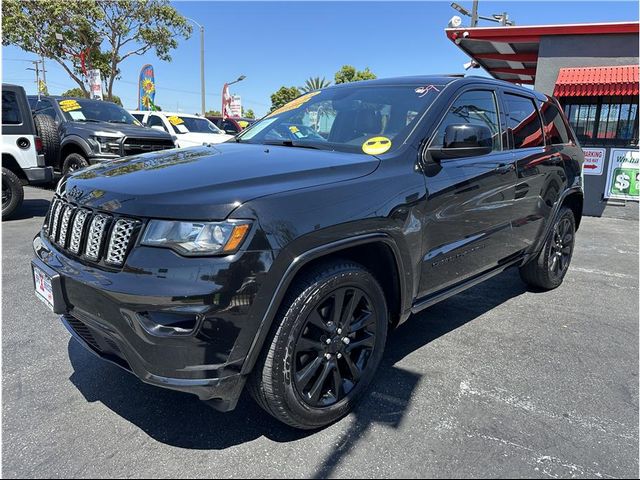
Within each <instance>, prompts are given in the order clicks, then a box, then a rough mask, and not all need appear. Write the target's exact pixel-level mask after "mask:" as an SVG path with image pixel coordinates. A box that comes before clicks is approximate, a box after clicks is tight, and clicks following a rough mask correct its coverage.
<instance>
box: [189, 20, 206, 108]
mask: <svg viewBox="0 0 640 480" xmlns="http://www.w3.org/2000/svg"><path fill="white" fill-rule="evenodd" d="M186 18H187V20H189V21H190V22H193V23H195V24H196V25H197V26H198V27H199V28H200V93H201V97H202V98H201V107H202V116H203V117H204V114H205V113H206V105H205V97H206V94H205V86H204V25H200V24H199V23H198V22H196V21H195V20H194V19H193V18H188V17H186Z"/></svg>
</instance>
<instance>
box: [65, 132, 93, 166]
mask: <svg viewBox="0 0 640 480" xmlns="http://www.w3.org/2000/svg"><path fill="white" fill-rule="evenodd" d="M71 153H78V154H80V155H82V156H83V157H84V158H88V156H89V149H88V147H87V146H85V145H83V144H82V143H81V142H78V141H76V140H75V139H74V138H69V139H67V140H65V141H64V142H62V145H60V160H59V161H60V168H62V165H63V164H64V161H65V159H66V158H67V156H68V155H70V154H71Z"/></svg>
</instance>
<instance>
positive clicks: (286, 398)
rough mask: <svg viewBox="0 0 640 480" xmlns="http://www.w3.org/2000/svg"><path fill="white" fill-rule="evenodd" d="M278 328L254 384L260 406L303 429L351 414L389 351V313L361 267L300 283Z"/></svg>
mask: <svg viewBox="0 0 640 480" xmlns="http://www.w3.org/2000/svg"><path fill="white" fill-rule="evenodd" d="M336 305H338V308H336ZM336 312H337V313H336ZM274 322H275V323H274V331H273V332H272V333H271V336H270V337H269V338H268V339H267V341H266V342H265V347H264V351H263V353H262V356H261V358H260V359H259V360H258V363H257V364H256V367H255V368H254V370H253V372H252V373H251V376H250V377H249V383H248V388H249V392H250V393H251V395H252V396H253V398H254V399H255V400H256V402H257V403H258V404H259V405H260V406H261V407H262V408H263V409H264V410H266V411H267V412H268V413H269V414H271V415H272V416H274V417H275V418H276V419H278V420H280V421H281V422H284V423H286V424H288V425H290V426H292V427H295V428H300V429H315V428H320V427H324V426H326V425H329V424H331V423H333V422H335V421H337V420H338V419H340V418H342V417H344V416H345V415H347V414H348V413H349V412H350V411H351V409H352V408H353V407H354V405H355V404H356V403H357V402H358V400H359V399H360V398H361V397H362V394H363V393H364V392H365V391H366V389H367V387H368V386H369V385H370V384H371V382H372V380H373V378H374V375H375V372H376V370H377V369H378V366H379V364H380V360H381V359H382V355H383V352H384V346H385V342H386V337H387V328H388V323H389V313H388V310H387V304H386V301H385V296H384V291H383V290H382V288H381V287H380V285H379V283H378V282H377V281H376V279H375V277H374V276H373V275H372V274H371V273H370V272H369V271H368V270H366V269H365V268H364V267H363V266H362V265H359V264H357V263H354V262H349V261H343V262H337V261H336V262H331V263H326V264H323V265H320V266H318V267H317V268H315V269H314V270H312V271H310V272H308V273H307V274H305V275H304V276H303V277H300V278H297V279H296V280H295V281H294V283H293V284H292V286H291V287H290V289H289V292H288V293H287V296H286V297H285V300H284V301H283V304H282V306H281V308H280V310H279V313H278V316H277V317H276V319H275V320H274Z"/></svg>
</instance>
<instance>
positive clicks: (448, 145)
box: [429, 123, 493, 160]
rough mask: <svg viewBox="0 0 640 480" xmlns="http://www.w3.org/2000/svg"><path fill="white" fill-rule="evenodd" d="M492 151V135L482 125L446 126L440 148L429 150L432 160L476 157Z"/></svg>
mask: <svg viewBox="0 0 640 480" xmlns="http://www.w3.org/2000/svg"><path fill="white" fill-rule="evenodd" d="M492 150H493V135H492V134H491V130H489V128H488V127H485V126H484V125H469V124H466V123H462V124H454V125H447V128H446V129H445V131H444V142H443V146H442V148H430V149H429V153H430V154H431V157H432V158H433V159H434V160H446V159H450V158H464V157H476V156H479V155H487V154H489V153H491V151H492Z"/></svg>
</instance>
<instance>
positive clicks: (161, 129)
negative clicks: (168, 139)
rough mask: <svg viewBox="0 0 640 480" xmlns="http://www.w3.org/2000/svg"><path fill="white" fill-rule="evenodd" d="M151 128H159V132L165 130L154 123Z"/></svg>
mask: <svg viewBox="0 0 640 480" xmlns="http://www.w3.org/2000/svg"><path fill="white" fill-rule="evenodd" d="M151 128H153V129H154V130H159V131H161V132H164V131H165V130H164V128H162V127H161V126H160V125H154V126H153V127H151Z"/></svg>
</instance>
